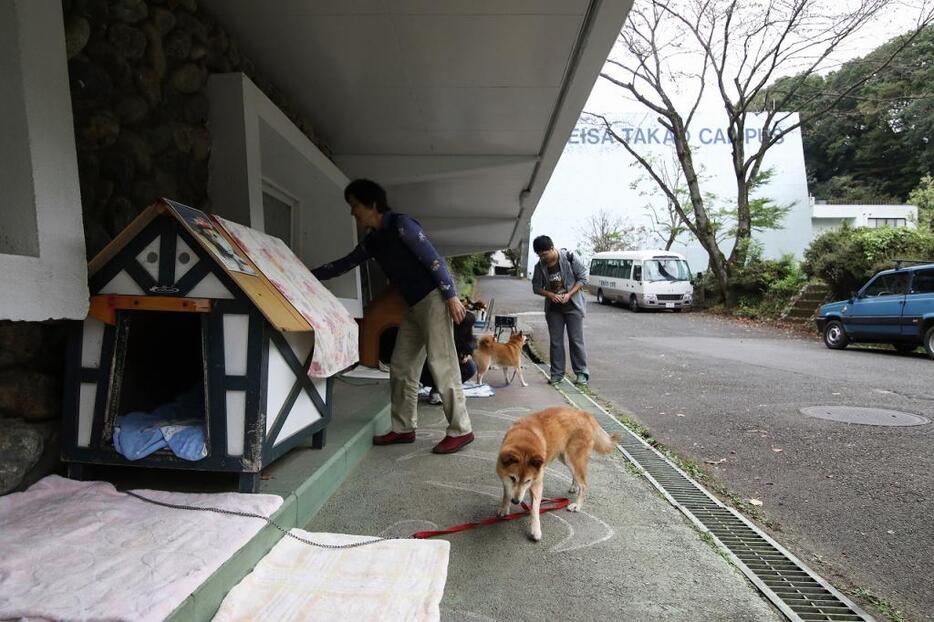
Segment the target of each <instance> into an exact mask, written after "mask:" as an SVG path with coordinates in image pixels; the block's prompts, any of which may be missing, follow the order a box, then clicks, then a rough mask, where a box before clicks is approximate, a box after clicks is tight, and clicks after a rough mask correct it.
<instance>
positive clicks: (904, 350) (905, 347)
mask: <svg viewBox="0 0 934 622" xmlns="http://www.w3.org/2000/svg"><path fill="white" fill-rule="evenodd" d="M892 347H893V348H895V351H896V352H898V353H899V354H911V353H912V352H914V351H915V349H916V348H917V347H918V346H917V344H914V343H905V342H904V341H898V342H896V343H893V344H892Z"/></svg>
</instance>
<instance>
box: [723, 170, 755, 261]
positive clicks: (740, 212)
mask: <svg viewBox="0 0 934 622" xmlns="http://www.w3.org/2000/svg"><path fill="white" fill-rule="evenodd" d="M751 239H752V215H751V214H750V213H749V184H748V183H746V179H745V177H744V176H743V175H741V174H740V175H737V178H736V239H735V243H734V244H733V250H732V251H731V252H730V258H729V260H727V263H728V264H729V266H730V268H731V269H732V268H736V267H740V266H742V265H744V264H745V263H746V256H747V254H748V253H749V242H750V240H751Z"/></svg>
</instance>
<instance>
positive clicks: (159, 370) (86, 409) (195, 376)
mask: <svg viewBox="0 0 934 622" xmlns="http://www.w3.org/2000/svg"><path fill="white" fill-rule="evenodd" d="M89 275H90V276H89V279H90V291H91V311H90V313H89V317H88V318H87V319H86V320H84V322H76V323H75V326H74V329H73V331H72V334H71V337H70V340H69V348H68V353H67V368H66V378H65V399H64V431H63V449H62V457H63V460H64V461H65V462H67V463H68V466H69V475H70V476H73V477H81V476H82V470H83V466H84V465H88V464H110V465H134V466H143V467H156V468H171V469H195V470H204V471H226V472H234V473H238V474H240V489H241V491H244V492H248V491H253V490H255V487H256V483H257V479H258V474H259V473H260V471H261V470H262V469H263V468H264V467H266V466H267V465H269V464H270V463H271V462H273V461H274V460H276V459H277V458H279V457H280V456H282V455H283V454H285V453H286V452H287V451H289V450H290V449H292V448H293V447H295V446H297V445H299V444H304V443H310V444H311V446H312V447H315V448H321V447H323V446H324V443H325V431H326V429H327V425H328V422H329V421H330V418H331V413H332V399H331V388H332V383H333V379H332V377H331V376H333V375H334V374H335V373H337V372H338V371H340V370H341V369H343V368H346V367H349V366H350V365H352V364H353V363H354V362H356V354H357V326H356V323H355V322H354V320H353V318H352V317H351V316H350V314H349V313H347V312H346V310H344V308H343V306H342V305H341V304H340V303H339V302H338V301H337V299H336V298H334V297H333V296H332V295H331V294H330V292H328V291H327V290H326V289H324V287H323V286H322V285H321V284H320V283H318V282H317V280H316V279H314V277H313V276H311V274H310V272H308V270H307V268H305V266H304V265H302V264H301V262H300V261H299V260H298V259H297V258H296V257H295V256H294V255H293V254H292V253H291V251H290V250H289V249H288V247H286V246H285V244H284V243H283V242H281V241H280V240H278V239H276V238H272V237H271V236H267V235H265V234H262V233H260V232H257V231H253V230H251V229H248V228H246V227H243V226H241V225H237V224H236V223H232V222H229V221H225V220H223V219H219V218H214V217H211V216H208V215H206V214H204V213H203V212H200V211H198V210H193V209H191V208H188V207H186V206H183V205H180V204H177V203H174V202H172V201H167V200H163V201H161V202H159V203H157V204H155V205H153V206H151V207H149V208H148V209H146V210H145V211H144V212H143V213H142V214H140V215H139V216H138V217H137V218H136V220H134V221H133V222H132V223H131V224H130V225H129V226H128V227H127V228H126V229H125V230H124V231H123V232H121V234H120V235H119V236H118V237H117V238H115V239H114V240H113V241H112V242H111V243H110V244H109V245H108V246H107V247H106V248H105V249H104V250H103V251H101V253H100V254H99V255H98V256H97V257H95V258H94V259H93V260H92V261H91V263H90V265H89ZM187 387H198V388H203V400H204V404H203V406H204V408H203V425H204V429H203V432H204V437H205V442H204V450H205V451H204V454H205V455H204V457H203V458H201V459H199V460H196V461H190V460H183V459H181V458H179V457H178V456H176V455H175V454H173V453H172V452H171V451H167V450H163V449H160V450H158V451H156V452H155V453H152V454H151V455H148V456H146V457H143V458H141V459H139V460H136V461H132V462H131V461H130V460H128V459H126V458H124V457H123V456H122V455H121V454H120V453H118V452H117V450H116V448H115V445H114V439H113V433H114V427H115V423H116V422H117V421H118V419H117V418H118V417H121V416H124V415H126V414H127V413H128V412H130V411H137V410H146V409H152V408H153V407H155V406H156V405H158V404H160V403H165V402H166V401H170V400H171V399H172V397H173V396H174V395H177V394H178V393H179V392H181V391H183V390H184V389H186V388H187Z"/></svg>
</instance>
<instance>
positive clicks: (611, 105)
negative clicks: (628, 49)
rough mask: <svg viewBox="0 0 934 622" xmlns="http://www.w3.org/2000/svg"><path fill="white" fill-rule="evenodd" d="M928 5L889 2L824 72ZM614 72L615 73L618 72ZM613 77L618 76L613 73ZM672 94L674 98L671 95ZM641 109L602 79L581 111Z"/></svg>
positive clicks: (712, 96)
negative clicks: (887, 6) (890, 3)
mask: <svg viewBox="0 0 934 622" xmlns="http://www.w3.org/2000/svg"><path fill="white" fill-rule="evenodd" d="M828 1H829V2H832V3H833V5H834V6H835V7H838V6H839V5H841V4H844V3H848V4H854V3H858V2H859V0H828ZM648 2H649V0H635V6H639V5H640V4H647V3H648ZM932 4H934V0H904V1H899V2H893V3H892V5H891V6H890V7H889V8H888V9H886V10H885V12H884V13H883V14H880V15H879V16H878V17H877V19H875V20H874V22H873V23H872V24H869V25H867V26H866V27H864V28H863V29H862V30H861V31H860V32H859V33H858V34H857V35H855V36H853V37H851V38H850V39H848V40H847V41H846V43H845V45H844V46H842V47H841V48H839V49H838V51H837V53H836V54H835V57H834V58H833V59H832V62H831V63H830V65H829V66H828V69H827V70H828V71H829V70H831V69H832V68H833V67H835V66H839V65H840V64H842V63H843V62H846V61H847V60H850V59H853V58H857V57H860V56H864V55H866V54H867V53H869V52H871V51H872V50H874V49H875V48H877V47H879V46H880V45H882V44H883V43H885V42H886V41H888V40H889V39H891V38H892V37H895V36H897V35H899V34H902V33H905V32H908V31H909V30H911V29H912V28H914V27H915V25H916V23H917V19H918V15H919V12H920V11H930V10H931V8H930V7H931V6H932ZM699 49H700V48H698V52H697V59H698V61H697V62H698V68H699V66H700V65H699V64H700V62H701V60H700V59H701V58H702V57H701V56H700V52H699ZM623 54H624V51H623V48H622V46H620V45H617V46H616V47H615V48H614V50H613V52H612V53H611V54H610V58H617V59H623V58H625V56H624V55H623ZM609 69H616V68H609ZM616 70H617V71H618V69H616ZM822 73H825V72H822ZM614 75H621V74H618V73H617V74H614ZM710 75H712V74H710ZM782 75H786V74H785V73H783V72H777V73H776V75H775V76H774V78H778V77H781V76H782ZM691 92H692V90H688V91H684V92H682V93H681V95H680V97H678V99H677V100H676V101H677V102H678V103H679V104H684V105H685V106H686V105H689V104H690V103H691V102H693V97H692V96H691ZM672 94H673V95H674V93H672ZM708 95H709V96H708V97H705V100H704V105H703V107H704V108H706V109H708V110H710V109H721V108H722V104H721V103H720V99H719V96H718V95H717V93H716V92H715V90H713V89H711V90H709V91H708ZM643 109H644V108H643V107H642V106H641V104H639V103H638V102H633V101H629V100H627V99H626V98H625V97H624V91H623V90H622V89H621V88H620V87H618V86H616V85H614V84H611V83H609V82H607V81H606V80H604V79H602V78H598V80H597V83H596V84H595V85H594V89H593V91H591V94H590V98H589V99H588V101H587V105H586V106H585V107H584V110H585V111H592V112H611V111H618V110H643Z"/></svg>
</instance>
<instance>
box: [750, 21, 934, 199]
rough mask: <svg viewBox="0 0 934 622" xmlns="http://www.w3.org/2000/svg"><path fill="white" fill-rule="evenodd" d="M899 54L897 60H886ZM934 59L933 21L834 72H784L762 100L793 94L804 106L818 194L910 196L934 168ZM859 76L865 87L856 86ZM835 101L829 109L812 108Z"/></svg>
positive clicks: (792, 103)
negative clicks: (802, 75) (802, 73)
mask: <svg viewBox="0 0 934 622" xmlns="http://www.w3.org/2000/svg"><path fill="white" fill-rule="evenodd" d="M893 53H895V56H894V57H893V58H892V61H891V62H890V63H888V64H883V63H884V61H885V60H886V59H888V58H890V57H892V54H893ZM932 58H934V26H930V25H929V26H926V27H924V28H922V29H921V30H920V31H917V32H915V31H913V32H910V33H907V34H904V35H901V36H899V37H895V38H893V39H892V40H890V41H888V42H886V43H885V44H883V45H881V46H880V47H878V48H876V49H875V50H874V51H872V52H870V53H869V54H867V55H865V56H863V57H862V58H856V59H853V60H851V61H849V62H847V63H845V64H843V65H842V66H841V67H840V69H839V70H837V71H834V72H832V73H829V74H827V75H826V76H820V75H814V74H811V75H808V76H807V77H806V78H805V79H803V80H802V78H801V76H800V75H795V76H788V77H784V78H781V79H779V80H777V81H776V82H775V83H774V84H773V85H772V86H771V87H769V89H768V92H767V93H764V94H763V95H762V96H761V97H760V98H759V99H758V100H757V102H756V103H757V105H759V106H764V105H766V102H768V101H774V100H776V99H779V98H782V97H786V96H787V97H788V101H789V104H788V106H789V109H795V110H799V111H800V112H801V114H802V116H803V117H804V123H803V125H802V138H803V142H804V155H805V163H806V165H807V169H808V178H809V182H810V185H811V191H812V193H813V194H814V195H815V196H816V197H818V198H820V199H826V200H833V201H843V202H850V201H852V202H880V201H882V202H889V201H896V200H897V201H904V200H905V199H906V198H907V196H908V193H909V192H910V191H911V189H912V188H914V187H915V186H916V185H917V184H918V180H919V179H920V178H921V177H922V176H923V175H924V174H926V173H928V172H929V171H932V170H934V145H932V144H931V143H932V141H934V105H932V100H934V63H932V62H931V59H932ZM857 82H858V83H860V84H859V87H858V88H856V89H851V88H850V87H851V85H853V84H854V83H857ZM796 85H797V86H796ZM792 91H794V92H793V93H792ZM841 96H842V97H841ZM833 101H836V103H835V104H834V105H833V107H832V108H831V109H830V110H828V111H827V112H826V113H825V114H822V115H816V116H815V115H813V114H812V112H813V111H814V110H816V109H820V108H822V107H825V106H826V104H827V103H828V102H833Z"/></svg>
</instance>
